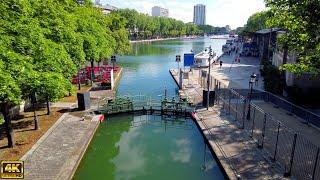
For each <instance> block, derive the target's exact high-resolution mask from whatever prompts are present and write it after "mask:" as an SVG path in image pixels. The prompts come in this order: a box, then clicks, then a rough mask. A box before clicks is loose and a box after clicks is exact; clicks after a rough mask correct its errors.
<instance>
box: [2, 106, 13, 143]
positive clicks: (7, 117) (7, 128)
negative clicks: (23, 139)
mask: <svg viewBox="0 0 320 180" xmlns="http://www.w3.org/2000/svg"><path fill="white" fill-rule="evenodd" d="M1 113H2V115H3V118H4V121H5V122H4V126H5V131H6V135H7V139H8V147H9V148H12V147H14V134H13V129H12V125H11V118H10V115H9V106H8V105H7V104H5V105H3V107H2V108H1Z"/></svg>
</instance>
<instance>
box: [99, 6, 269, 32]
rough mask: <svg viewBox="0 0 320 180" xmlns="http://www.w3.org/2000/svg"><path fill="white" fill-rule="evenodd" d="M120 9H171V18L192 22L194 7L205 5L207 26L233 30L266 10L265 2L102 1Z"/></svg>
mask: <svg viewBox="0 0 320 180" xmlns="http://www.w3.org/2000/svg"><path fill="white" fill-rule="evenodd" d="M101 2H102V3H103V4H106V3H108V4H111V5H114V6H117V7H119V8H131V9H136V10H138V11H139V12H142V13H147V14H149V15H150V14H151V8H152V7H153V6H161V7H164V8H167V9H169V16H170V17H172V18H175V19H179V20H182V21H184V22H192V20H193V6H194V5H195V4H200V3H201V4H205V5H206V11H207V18H206V22H207V24H210V25H213V26H225V25H230V26H231V27H232V28H236V27H238V26H243V25H244V24H245V23H246V21H247V19H248V17H249V16H250V15H252V14H253V13H255V12H258V11H262V10H264V9H265V4H264V1H263V0H101Z"/></svg>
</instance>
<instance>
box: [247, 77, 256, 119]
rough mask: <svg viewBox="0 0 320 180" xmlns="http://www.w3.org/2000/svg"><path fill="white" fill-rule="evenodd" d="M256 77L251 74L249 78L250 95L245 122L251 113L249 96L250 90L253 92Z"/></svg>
mask: <svg viewBox="0 0 320 180" xmlns="http://www.w3.org/2000/svg"><path fill="white" fill-rule="evenodd" d="M256 77H257V75H256V74H254V73H252V74H251V76H250V81H249V87H250V94H249V104H248V113H247V120H250V111H251V98H252V97H251V96H252V90H253V83H254V82H255V80H256Z"/></svg>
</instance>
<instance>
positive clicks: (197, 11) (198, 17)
mask: <svg viewBox="0 0 320 180" xmlns="http://www.w3.org/2000/svg"><path fill="white" fill-rule="evenodd" d="M193 23H194V24H196V25H205V24H206V6H205V5H203V4H197V5H195V6H194V7H193Z"/></svg>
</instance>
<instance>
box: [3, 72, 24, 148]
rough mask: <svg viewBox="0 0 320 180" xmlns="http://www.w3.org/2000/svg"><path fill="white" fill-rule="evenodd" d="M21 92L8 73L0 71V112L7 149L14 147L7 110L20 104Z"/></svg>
mask: <svg viewBox="0 0 320 180" xmlns="http://www.w3.org/2000/svg"><path fill="white" fill-rule="evenodd" d="M20 95H21V91H20V88H19V85H18V83H17V82H16V80H15V79H14V78H12V77H11V75H10V73H8V72H6V71H5V70H4V69H1V73H0V112H1V113H2V115H3V118H4V121H5V123H4V125H5V131H6V135H7V138H8V147H13V146H14V136H13V129H12V125H11V117H10V114H9V110H10V109H11V108H12V107H14V106H15V105H17V104H19V102H20Z"/></svg>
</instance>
